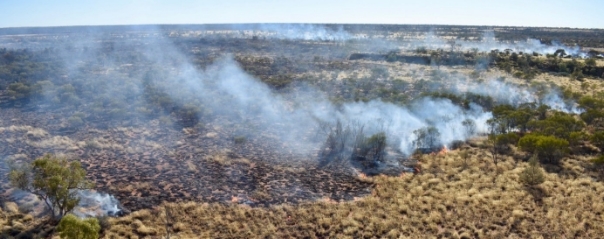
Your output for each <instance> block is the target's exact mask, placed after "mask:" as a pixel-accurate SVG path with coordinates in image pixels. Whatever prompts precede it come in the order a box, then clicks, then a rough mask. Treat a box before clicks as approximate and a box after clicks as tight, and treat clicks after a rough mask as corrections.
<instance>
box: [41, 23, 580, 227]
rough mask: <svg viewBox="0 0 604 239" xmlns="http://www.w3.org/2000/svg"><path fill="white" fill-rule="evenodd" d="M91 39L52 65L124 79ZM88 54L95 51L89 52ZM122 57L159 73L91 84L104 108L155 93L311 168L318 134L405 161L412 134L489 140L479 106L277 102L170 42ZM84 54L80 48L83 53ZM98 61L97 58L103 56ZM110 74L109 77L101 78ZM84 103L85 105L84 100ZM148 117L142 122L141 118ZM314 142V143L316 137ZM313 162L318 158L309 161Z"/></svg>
mask: <svg viewBox="0 0 604 239" xmlns="http://www.w3.org/2000/svg"><path fill="white" fill-rule="evenodd" d="M263 30H264V31H267V32H268V36H271V37H275V38H283V39H290V40H331V41H346V40H349V39H352V38H355V37H354V36H353V35H352V34H349V33H347V32H345V31H344V30H343V29H342V28H339V29H336V30H333V29H327V28H324V27H320V26H315V25H285V26H279V27H275V26H272V25H268V26H266V27H265V29H263ZM96 42H100V41H96V40H94V39H87V40H86V44H88V45H86V47H87V51H86V52H80V54H74V53H72V52H68V51H61V52H60V53H59V54H58V56H59V57H60V58H62V59H63V60H64V62H65V64H64V65H66V66H68V67H67V71H68V74H67V75H73V76H81V75H83V72H84V70H83V69H84V68H85V67H86V66H87V64H89V63H90V62H92V63H93V64H98V65H101V66H103V68H104V69H105V70H106V71H110V70H116V69H121V68H123V67H124V65H125V64H132V63H129V62H128V61H127V60H126V61H125V60H124V59H114V58H111V56H109V57H108V56H105V55H102V54H101V50H100V47H98V46H97V47H95V45H94V43H96ZM90 44H92V45H90ZM123 44H125V45H124V46H122V47H129V46H133V47H136V48H137V49H141V52H140V53H141V55H142V58H144V62H145V63H144V64H146V65H149V66H152V67H160V66H161V67H164V68H165V70H161V71H160V73H159V74H155V72H154V71H152V70H149V71H147V72H135V73H132V72H130V73H125V74H122V75H120V76H121V78H115V79H112V81H94V80H95V79H91V82H90V86H88V87H87V89H89V90H90V92H95V94H100V95H104V97H105V98H106V99H108V101H109V100H113V101H122V102H123V103H126V104H127V103H129V102H130V101H131V100H132V99H140V98H143V95H142V94H143V93H144V91H145V89H146V87H147V86H148V85H149V84H152V85H153V86H154V87H156V88H157V89H160V91H161V92H164V93H165V94H167V95H168V96H169V98H170V99H172V100H174V101H176V102H177V103H178V104H179V105H195V106H200V107H201V108H202V109H203V110H202V112H199V113H198V114H199V115H198V117H199V118H200V119H202V120H205V119H207V120H211V122H209V124H211V125H214V126H219V127H222V128H227V129H231V130H232V132H233V134H235V135H243V136H245V137H246V138H249V139H251V140H254V139H260V140H262V139H267V137H266V135H269V136H270V137H272V138H276V139H277V140H275V141H274V143H275V144H278V145H279V146H281V147H280V149H281V150H284V151H287V152H295V153H297V154H298V155H302V156H305V157H307V158H309V160H315V159H316V153H314V152H316V150H317V148H318V147H320V146H321V144H322V143H323V142H324V141H325V138H326V137H327V135H326V134H318V133H317V132H320V131H321V128H322V125H325V124H327V125H332V126H333V125H335V124H336V122H342V123H343V124H345V125H352V124H357V125H362V126H363V127H364V133H365V134H366V135H367V136H369V135H372V134H375V133H379V132H384V133H385V134H386V135H387V136H388V146H389V147H390V148H392V149H394V150H396V151H398V152H399V153H401V154H403V155H410V154H412V153H413V151H414V150H415V146H414V145H413V141H414V140H415V135H414V131H416V130H418V129H421V128H425V127H428V126H432V127H435V128H436V129H437V130H438V131H439V132H440V139H439V141H440V142H441V143H442V144H444V145H449V144H451V143H453V142H454V141H457V140H466V139H468V138H469V137H473V136H475V135H477V134H482V133H486V132H487V129H488V127H487V124H486V121H487V120H488V119H490V118H491V116H492V115H491V113H490V112H488V111H486V110H485V109H483V108H482V107H481V106H479V105H476V104H470V107H469V108H462V107H461V106H459V105H456V104H454V103H452V102H451V101H450V100H448V99H435V98H429V97H426V98H421V99H417V100H415V101H414V102H413V103H411V104H410V105H408V106H401V105H395V104H392V103H387V102H383V101H381V100H379V99H374V100H371V101H369V102H346V103H341V104H335V103H333V102H332V101H331V100H330V99H329V92H321V91H320V90H317V89H315V88H314V87H313V86H312V85H302V86H300V87H298V88H297V89H294V90H291V91H289V92H287V93H277V92H275V91H274V90H273V89H271V88H270V87H269V86H267V85H266V84H264V83H262V82H261V81H260V80H258V79H256V78H254V77H253V76H251V75H249V74H248V73H246V72H245V71H244V70H243V69H242V67H241V66H239V65H238V63H237V62H236V61H235V60H233V57H232V56H230V55H225V56H222V57H221V58H219V59H218V60H215V62H214V63H213V64H212V65H210V66H207V67H205V68H204V69H199V68H198V67H196V66H195V65H194V63H193V62H191V61H190V59H189V58H188V57H187V55H186V54H184V53H183V52H181V51H180V50H179V49H177V47H175V46H174V45H173V43H172V42H171V41H170V40H169V39H166V38H162V37H157V38H150V39H142V40H141V39H139V40H132V41H130V42H126V43H123ZM447 45H449V44H447V43H446V41H444V40H442V39H439V38H437V37H434V36H430V35H428V37H426V40H424V41H423V42H416V43H413V44H412V46H413V47H417V46H425V47H430V48H441V47H444V46H447ZM455 45H458V46H461V47H462V48H463V49H472V48H477V49H479V50H483V51H488V50H492V49H500V50H504V49H513V50H516V51H524V52H530V51H534V52H539V53H553V52H552V50H553V51H555V50H556V49H558V48H564V47H563V46H544V45H543V44H540V43H539V42H537V41H534V40H527V41H526V42H516V43H501V42H498V41H496V40H495V38H494V35H493V34H492V33H486V35H485V36H484V37H483V40H482V41H480V42H469V41H456V42H455ZM79 47H81V46H79ZM565 49H567V53H573V52H575V53H577V52H578V49H575V48H568V47H566V48H565ZM101 55H102V56H101ZM102 74H107V73H102ZM452 85H453V87H452V88H451V89H452V90H453V91H454V92H456V93H460V94H462V93H465V92H471V93H475V94H480V95H486V96H491V97H493V98H496V99H498V102H501V103H509V104H513V105H518V104H522V103H529V102H537V103H542V104H546V105H549V106H550V107H552V108H553V109H557V110H561V111H566V112H572V113H579V112H581V110H580V109H578V108H576V106H574V105H573V104H569V103H568V102H564V101H563V100H562V99H561V97H560V96H559V95H558V94H557V92H553V91H552V92H550V93H548V94H547V95H546V96H544V97H540V96H537V94H536V93H535V92H533V91H531V90H528V89H523V88H521V87H519V86H516V85H511V84H506V83H502V82H499V81H497V80H489V81H486V82H470V81H463V82H462V81H458V82H457V83H453V84H452ZM116 86H120V87H116ZM46 95H47V100H48V101H52V99H55V98H58V97H60V95H58V93H57V92H55V91H52V92H50V91H49V92H46ZM83 100H85V99H83ZM137 117H144V116H137ZM468 119H470V120H472V121H474V122H475V123H476V126H477V127H476V129H477V130H476V131H475V132H474V135H468V134H467V132H466V131H464V130H463V127H462V122H463V121H464V120H468ZM317 135H318V136H317ZM313 157H315V158H313ZM80 196H82V198H83V200H82V202H81V204H82V205H81V207H90V206H91V205H96V206H93V208H96V209H98V210H97V211H100V212H102V214H106V215H115V214H116V213H118V212H119V211H120V209H119V207H118V205H119V202H118V201H117V200H116V199H115V198H114V197H113V196H111V195H106V194H101V193H96V192H80ZM76 211H77V213H79V214H78V215H80V216H89V215H96V214H95V212H97V211H95V212H91V211H85V210H76Z"/></svg>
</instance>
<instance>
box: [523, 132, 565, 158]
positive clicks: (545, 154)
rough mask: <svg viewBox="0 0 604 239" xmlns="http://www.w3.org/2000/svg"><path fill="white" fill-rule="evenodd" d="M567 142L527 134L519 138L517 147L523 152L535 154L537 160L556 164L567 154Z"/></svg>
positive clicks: (552, 137)
mask: <svg viewBox="0 0 604 239" xmlns="http://www.w3.org/2000/svg"><path fill="white" fill-rule="evenodd" d="M568 146H569V143H568V141H566V140H564V139H560V138H556V137H554V136H542V135H534V134H527V135H525V136H524V137H522V138H520V140H519V141H518V147H520V149H522V150H523V151H525V152H535V153H537V154H538V157H539V160H541V161H542V162H546V163H553V164H556V163H558V162H559V161H560V159H562V157H564V156H565V155H566V153H567V152H568Z"/></svg>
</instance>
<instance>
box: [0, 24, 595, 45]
mask: <svg viewBox="0 0 604 239" xmlns="http://www.w3.org/2000/svg"><path fill="white" fill-rule="evenodd" d="M296 25H298V26H308V25H310V24H259V23H251V24H185V25H167V24H164V25H121V26H60V27H15V28H0V35H23V34H74V33H86V34H94V33H106V32H128V31H160V32H168V31H201V30H262V29H267V26H270V27H284V28H287V27H289V26H296ZM312 25H313V26H315V27H322V28H325V29H328V30H334V31H338V30H344V31H346V32H350V33H352V34H355V33H366V34H373V33H384V32H408V33H411V34H417V33H420V34H421V33H427V32H432V33H434V34H435V35H437V36H444V35H446V36H456V38H457V39H464V40H468V39H473V40H475V39H480V38H481V37H482V36H483V34H484V32H486V31H493V33H494V34H495V37H496V38H497V39H499V40H505V41H509V40H511V41H519V40H526V39H527V38H533V39H538V40H540V41H541V42H542V43H544V44H552V42H561V43H564V44H567V45H571V46H572V45H579V46H582V47H604V30H603V29H580V28H548V27H514V26H454V25H395V24H312Z"/></svg>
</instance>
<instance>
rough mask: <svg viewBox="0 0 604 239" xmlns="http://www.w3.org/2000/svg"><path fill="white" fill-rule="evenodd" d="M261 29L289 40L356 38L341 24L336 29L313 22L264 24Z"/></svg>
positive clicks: (341, 39)
mask: <svg viewBox="0 0 604 239" xmlns="http://www.w3.org/2000/svg"><path fill="white" fill-rule="evenodd" d="M261 31H264V32H268V36H269V37H273V38H279V39H289V40H306V41H347V40H350V39H358V38H360V37H359V36H354V35H352V34H350V33H348V32H347V31H345V30H344V28H343V26H341V25H340V26H337V28H336V29H332V28H328V27H326V26H323V25H315V24H266V25H262V27H261Z"/></svg>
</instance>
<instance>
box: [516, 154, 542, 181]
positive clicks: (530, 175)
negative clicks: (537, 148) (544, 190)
mask: <svg viewBox="0 0 604 239" xmlns="http://www.w3.org/2000/svg"><path fill="white" fill-rule="evenodd" d="M537 158H538V156H537V154H534V155H533V157H531V159H530V160H529V166H528V167H526V168H525V169H524V170H522V172H521V173H520V182H522V183H523V184H524V185H526V186H530V187H532V186H535V185H539V184H542V183H543V182H545V174H544V173H543V170H542V169H541V167H539V162H538V161H537Z"/></svg>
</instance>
